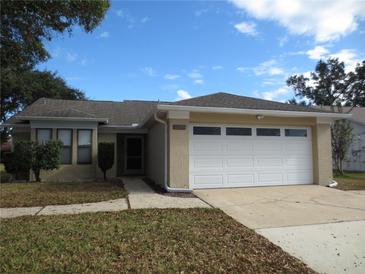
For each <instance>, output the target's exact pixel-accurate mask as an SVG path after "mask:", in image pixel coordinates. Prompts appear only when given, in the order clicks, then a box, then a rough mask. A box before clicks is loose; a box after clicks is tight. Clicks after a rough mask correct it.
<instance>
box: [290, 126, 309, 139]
mask: <svg viewBox="0 0 365 274" xmlns="http://www.w3.org/2000/svg"><path fill="white" fill-rule="evenodd" d="M287 130H305V133H306V135H305V136H296V135H286V131H287ZM308 135H309V134H308V129H307V128H287V127H286V128H284V137H295V138H308Z"/></svg>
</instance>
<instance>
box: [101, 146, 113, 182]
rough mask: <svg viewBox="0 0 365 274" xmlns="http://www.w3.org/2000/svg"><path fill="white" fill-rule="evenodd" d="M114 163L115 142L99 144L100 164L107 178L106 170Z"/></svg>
mask: <svg viewBox="0 0 365 274" xmlns="http://www.w3.org/2000/svg"><path fill="white" fill-rule="evenodd" d="M113 164H114V143H99V144H98V166H99V168H100V169H101V171H102V172H103V174H104V180H106V179H107V178H106V172H107V170H109V169H111V168H112V167H113Z"/></svg>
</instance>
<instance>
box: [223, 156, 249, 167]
mask: <svg viewBox="0 0 365 274" xmlns="http://www.w3.org/2000/svg"><path fill="white" fill-rule="evenodd" d="M253 166H254V159H252V158H229V159H227V160H226V167H227V168H253Z"/></svg>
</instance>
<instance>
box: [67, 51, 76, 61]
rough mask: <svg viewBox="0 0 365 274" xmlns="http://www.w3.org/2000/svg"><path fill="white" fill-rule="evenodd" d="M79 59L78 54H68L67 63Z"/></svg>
mask: <svg viewBox="0 0 365 274" xmlns="http://www.w3.org/2000/svg"><path fill="white" fill-rule="evenodd" d="M76 59H77V54H76V53H72V52H68V53H66V61H67V62H70V63H71V62H74V61H76Z"/></svg>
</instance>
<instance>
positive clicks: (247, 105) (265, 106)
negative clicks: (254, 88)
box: [171, 92, 331, 113]
mask: <svg viewBox="0 0 365 274" xmlns="http://www.w3.org/2000/svg"><path fill="white" fill-rule="evenodd" d="M171 104H173V105H181V106H196V107H222V108H237V109H260V110H282V111H304V112H326V113H328V112H330V111H327V110H321V109H316V108H312V107H306V106H302V105H291V104H287V103H280V102H275V101H268V100H263V99H257V98H252V97H246V96H240V95H234V94H230V93H224V92H219V93H214V94H209V95H205V96H199V97H194V98H191V99H186V100H181V101H177V102H174V103H171ZM330 113H331V112H330Z"/></svg>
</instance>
